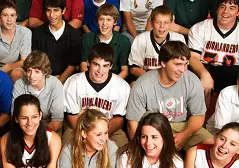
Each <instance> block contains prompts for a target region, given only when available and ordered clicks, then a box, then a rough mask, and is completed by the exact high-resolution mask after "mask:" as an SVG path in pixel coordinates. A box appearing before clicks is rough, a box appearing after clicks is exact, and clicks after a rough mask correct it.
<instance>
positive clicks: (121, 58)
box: [82, 31, 131, 74]
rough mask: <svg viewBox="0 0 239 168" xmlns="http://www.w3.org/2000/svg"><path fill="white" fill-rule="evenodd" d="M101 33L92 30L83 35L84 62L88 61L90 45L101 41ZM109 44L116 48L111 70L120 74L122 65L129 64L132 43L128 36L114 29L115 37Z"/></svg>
mask: <svg viewBox="0 0 239 168" xmlns="http://www.w3.org/2000/svg"><path fill="white" fill-rule="evenodd" d="M99 35H100V33H99V31H97V32H90V33H86V34H84V35H83V40H82V45H83V47H82V62H86V61H87V59H88V50H89V49H90V47H91V46H92V45H93V44H95V43H98V42H100V37H99ZM109 45H110V46H111V47H112V48H113V49H114V61H113V67H112V69H111V71H112V72H113V73H115V74H119V73H120V71H121V66H126V65H128V57H129V53H130V48H131V43H130V41H129V39H128V38H127V37H126V36H124V35H122V34H120V33H119V32H116V31H113V37H112V39H111V41H110V43H109Z"/></svg>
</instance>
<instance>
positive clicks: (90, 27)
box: [82, 0, 121, 33]
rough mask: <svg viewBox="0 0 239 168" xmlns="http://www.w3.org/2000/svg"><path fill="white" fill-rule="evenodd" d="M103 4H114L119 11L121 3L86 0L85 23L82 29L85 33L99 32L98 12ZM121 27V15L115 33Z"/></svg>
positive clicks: (106, 0)
mask: <svg viewBox="0 0 239 168" xmlns="http://www.w3.org/2000/svg"><path fill="white" fill-rule="evenodd" d="M103 4H112V5H114V6H115V7H116V8H117V9H118V10H119V1H115V0H84V21H83V25H82V29H83V31H84V32H86V33H89V32H95V31H97V30H99V26H98V24H97V20H96V19H95V17H96V12H97V10H98V9H99V7H100V6H101V5H103ZM120 26H121V15H119V18H118V20H117V24H116V25H115V27H114V30H115V31H119V30H120Z"/></svg>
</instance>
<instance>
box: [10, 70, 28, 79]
mask: <svg viewBox="0 0 239 168" xmlns="http://www.w3.org/2000/svg"><path fill="white" fill-rule="evenodd" d="M24 75H25V72H24V70H23V69H21V68H16V69H13V70H12V71H11V73H10V77H11V79H12V81H13V83H14V82H16V81H17V80H18V79H20V78H22V77H23V76H24Z"/></svg>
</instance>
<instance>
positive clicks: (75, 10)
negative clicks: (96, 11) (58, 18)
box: [29, 0, 84, 22]
mask: <svg viewBox="0 0 239 168" xmlns="http://www.w3.org/2000/svg"><path fill="white" fill-rule="evenodd" d="M43 8H44V7H43V0H32V6H31V10H30V14H29V17H33V18H37V19H40V20H42V21H43V22H47V21H48V19H47V17H46V14H45V12H44V9H43ZM83 18H84V3H83V0H66V12H65V13H64V19H65V21H67V22H68V21H70V20H72V19H78V20H81V21H83Z"/></svg>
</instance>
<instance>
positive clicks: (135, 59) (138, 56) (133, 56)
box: [129, 34, 146, 68]
mask: <svg viewBox="0 0 239 168" xmlns="http://www.w3.org/2000/svg"><path fill="white" fill-rule="evenodd" d="M145 41H146V39H145V36H144V35H143V34H139V35H138V36H136V37H135V39H134V41H133V44H132V46H131V52H130V55H129V65H137V66H139V67H141V68H143V66H144V59H145V50H146V42H145Z"/></svg>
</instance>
